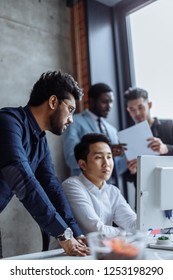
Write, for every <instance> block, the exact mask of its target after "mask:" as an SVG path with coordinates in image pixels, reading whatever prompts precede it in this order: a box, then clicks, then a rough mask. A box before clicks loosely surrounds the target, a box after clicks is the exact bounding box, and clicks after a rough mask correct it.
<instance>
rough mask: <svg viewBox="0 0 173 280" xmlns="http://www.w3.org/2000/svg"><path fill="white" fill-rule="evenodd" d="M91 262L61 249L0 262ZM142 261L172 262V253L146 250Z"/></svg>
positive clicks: (86, 258) (10, 258)
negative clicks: (161, 260)
mask: <svg viewBox="0 0 173 280" xmlns="http://www.w3.org/2000/svg"><path fill="white" fill-rule="evenodd" d="M5 259H6V260H44V259H45V260H57V259H59V260H92V257H91V256H86V257H71V256H67V255H65V253H64V251H63V249H55V250H50V251H46V252H38V253H32V254H27V255H19V256H15V257H9V258H4V259H2V260H5ZM144 259H146V260H160V259H170V260H173V251H170V250H159V249H150V248H146V249H145V252H144Z"/></svg>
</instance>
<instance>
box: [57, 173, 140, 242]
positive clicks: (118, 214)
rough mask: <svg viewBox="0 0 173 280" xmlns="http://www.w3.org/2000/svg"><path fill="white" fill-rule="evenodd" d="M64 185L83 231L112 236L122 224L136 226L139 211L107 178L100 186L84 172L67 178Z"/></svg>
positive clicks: (124, 227)
mask: <svg viewBox="0 0 173 280" xmlns="http://www.w3.org/2000/svg"><path fill="white" fill-rule="evenodd" d="M62 185H63V188H64V191H65V193H66V195H67V198H68V200H69V202H70V205H71V208H72V211H73V213H74V217H75V219H76V221H77V222H78V224H79V226H80V228H81V229H82V230H83V232H84V234H87V233H89V232H94V231H99V232H102V233H104V234H106V235H108V236H111V237H113V236H116V235H117V234H119V231H120V228H121V229H124V230H127V231H130V230H133V229H135V226H136V214H135V212H134V211H133V210H132V209H131V207H130V205H129V204H128V203H127V202H126V200H125V199H124V197H123V196H122V194H121V193H120V190H119V189H118V188H116V187H115V186H114V185H111V184H107V183H106V182H104V185H103V186H102V188H100V189H99V188H98V187H96V186H95V185H94V184H93V183H92V182H91V181H89V180H88V179H87V178H86V177H85V176H84V175H83V174H80V175H79V176H74V177H70V178H68V179H67V180H65V181H64V182H63V183H62ZM112 222H114V223H116V225H117V226H118V228H116V227H113V226H112Z"/></svg>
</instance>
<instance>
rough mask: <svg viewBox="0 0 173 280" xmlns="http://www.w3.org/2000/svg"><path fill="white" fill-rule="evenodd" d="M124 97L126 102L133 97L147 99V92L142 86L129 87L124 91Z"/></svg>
mask: <svg viewBox="0 0 173 280" xmlns="http://www.w3.org/2000/svg"><path fill="white" fill-rule="evenodd" d="M124 97H125V100H126V103H127V102H128V101H129V100H134V99H138V98H141V97H142V98H143V99H144V100H148V92H147V91H146V90H145V89H142V88H138V87H136V88H131V87H129V88H128V89H127V90H126V91H125V93H124Z"/></svg>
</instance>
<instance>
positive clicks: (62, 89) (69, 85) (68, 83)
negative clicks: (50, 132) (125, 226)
mask: <svg viewBox="0 0 173 280" xmlns="http://www.w3.org/2000/svg"><path fill="white" fill-rule="evenodd" d="M69 93H71V94H72V95H73V96H74V98H75V100H79V99H81V98H82V96H83V91H82V89H81V88H79V86H78V83H77V82H76V81H75V80H74V78H73V77H72V76H71V75H69V74H67V73H62V72H61V70H59V71H58V72H57V71H48V72H45V73H43V74H42V75H41V76H40V78H39V80H38V81H37V82H36V83H35V84H34V86H33V89H32V91H31V94H30V99H29V101H28V105H29V106H39V105H41V104H43V103H44V102H45V101H46V100H48V99H49V97H50V96H51V95H56V97H57V99H58V100H64V99H66V98H67V99H69Z"/></svg>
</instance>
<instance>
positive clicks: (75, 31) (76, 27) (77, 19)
mask: <svg viewBox="0 0 173 280" xmlns="http://www.w3.org/2000/svg"><path fill="white" fill-rule="evenodd" d="M71 26H72V50H73V53H72V54H73V67H74V76H75V78H76V80H77V81H78V83H79V85H80V86H81V87H82V88H83V90H84V97H83V99H82V102H79V103H78V107H77V111H82V110H83V109H84V108H86V107H87V92H88V88H89V70H88V50H87V36H86V25H85V10H84V0H81V1H79V3H77V4H76V5H74V6H73V8H72V9H71Z"/></svg>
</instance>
